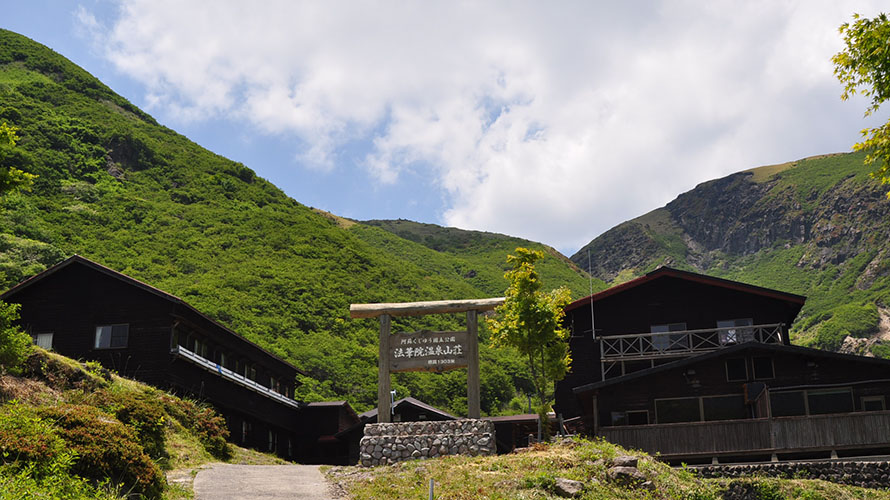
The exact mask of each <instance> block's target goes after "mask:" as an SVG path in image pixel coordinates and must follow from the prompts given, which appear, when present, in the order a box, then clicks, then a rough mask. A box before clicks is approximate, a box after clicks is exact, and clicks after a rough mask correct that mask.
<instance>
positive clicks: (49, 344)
mask: <svg viewBox="0 0 890 500" xmlns="http://www.w3.org/2000/svg"><path fill="white" fill-rule="evenodd" d="M31 340H33V341H34V345H36V346H38V347H42V348H44V349H46V350H47V351H51V350H52V348H53V334H52V333H38V334H37V335H32V336H31Z"/></svg>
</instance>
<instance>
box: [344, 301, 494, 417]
mask: <svg viewBox="0 0 890 500" xmlns="http://www.w3.org/2000/svg"><path fill="white" fill-rule="evenodd" d="M503 303H504V298H503V297H497V298H489V299H469V300H436V301H429V302H398V303H381V304H352V305H350V306H349V316H350V317H352V318H375V317H379V318H380V352H379V356H378V360H377V368H378V371H377V422H379V423H387V422H389V421H390V420H391V418H392V417H391V409H390V372H391V369H390V368H391V367H390V356H391V355H392V349H391V346H390V338H391V335H390V318H392V317H393V316H425V315H427V314H451V313H462V312H466V313H467V346H466V350H467V352H466V358H467V365H466V366H467V413H468V416H469V417H470V418H479V417H480V415H481V404H480V398H479V335H478V318H477V316H478V313H480V312H485V311H491V310H493V309H494V308H495V307H497V306H499V305H501V304H503ZM429 333H434V332H429ZM433 340H438V339H433ZM435 366H437V367H438V366H440V365H435ZM416 369H423V368H416ZM440 370H441V368H437V369H436V371H440Z"/></svg>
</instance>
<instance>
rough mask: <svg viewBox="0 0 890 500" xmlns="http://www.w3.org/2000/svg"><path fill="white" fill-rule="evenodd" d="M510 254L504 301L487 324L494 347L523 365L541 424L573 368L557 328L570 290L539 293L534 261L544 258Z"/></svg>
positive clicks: (538, 253)
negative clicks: (509, 351) (506, 349)
mask: <svg viewBox="0 0 890 500" xmlns="http://www.w3.org/2000/svg"><path fill="white" fill-rule="evenodd" d="M515 253H516V255H508V256H507V263H508V264H510V265H511V266H512V267H513V268H512V269H511V270H509V271H507V272H506V273H505V274H504V277H505V278H507V279H508V280H509V281H510V287H509V288H507V291H506V293H505V297H506V300H505V301H504V303H503V304H502V305H500V306H498V307H497V308H496V309H495V313H496V315H495V316H494V317H492V318H489V319H488V320H487V321H486V322H487V324H488V327H489V328H490V329H491V332H492V335H491V342H492V345H493V346H495V347H497V346H505V345H506V346H512V347H514V348H516V349H517V350H518V351H519V352H520V354H521V355H522V357H523V358H524V359H525V361H526V364H527V366H528V369H529V372H530V373H531V377H532V382H533V384H534V388H535V392H536V393H537V398H538V401H539V403H540V406H539V407H538V413H539V414H540V415H542V417H545V419H544V420H543V421H544V422H546V421H547V420H546V415H547V412H548V411H549V410H550V401H551V396H550V395H551V391H550V389H551V388H552V387H553V384H554V383H555V382H556V381H559V380H562V379H563V377H565V375H566V372H568V370H569V367H570V365H571V362H572V358H571V356H570V354H569V345H568V338H569V332H568V330H567V329H566V328H565V327H563V324H562V320H563V317H564V315H565V311H564V308H565V306H566V305H568V304H569V302H570V296H569V290H568V289H567V288H565V287H562V288H559V289H557V290H553V291H551V292H549V293H546V292H543V291H542V290H541V287H542V283H541V279H540V277H539V276H538V273H537V271H535V261H537V260H538V259H542V258H543V257H544V253H543V252H541V251H539V250H529V249H527V248H517V249H516V252H515ZM544 428H545V429H547V428H548V426H547V425H545V426H544Z"/></svg>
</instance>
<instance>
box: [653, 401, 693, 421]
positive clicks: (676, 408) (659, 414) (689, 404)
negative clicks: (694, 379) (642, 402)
mask: <svg viewBox="0 0 890 500" xmlns="http://www.w3.org/2000/svg"><path fill="white" fill-rule="evenodd" d="M655 418H656V420H657V422H658V423H659V424H670V423H674V422H698V421H700V420H701V405H700V402H699V398H678V399H656V400H655Z"/></svg>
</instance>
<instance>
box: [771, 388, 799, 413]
mask: <svg viewBox="0 0 890 500" xmlns="http://www.w3.org/2000/svg"><path fill="white" fill-rule="evenodd" d="M769 405H770V408H771V409H772V413H773V416H774V417H793V416H798V415H806V414H807V406H806V402H805V401H804V393H803V391H786V392H770V393H769Z"/></svg>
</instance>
